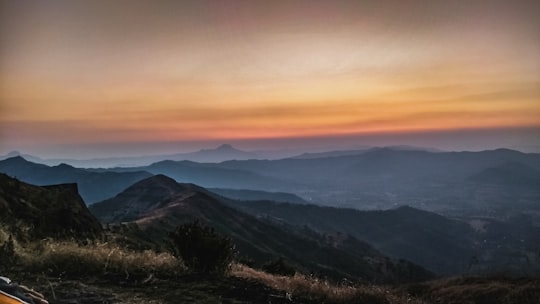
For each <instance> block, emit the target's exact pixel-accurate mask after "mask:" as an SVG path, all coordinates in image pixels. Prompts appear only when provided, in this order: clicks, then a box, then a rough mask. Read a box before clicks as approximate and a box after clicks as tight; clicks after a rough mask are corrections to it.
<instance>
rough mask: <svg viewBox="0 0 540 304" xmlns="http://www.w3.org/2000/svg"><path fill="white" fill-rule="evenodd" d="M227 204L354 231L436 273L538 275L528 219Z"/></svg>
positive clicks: (536, 239)
mask: <svg viewBox="0 0 540 304" xmlns="http://www.w3.org/2000/svg"><path fill="white" fill-rule="evenodd" d="M226 203H227V204H228V205H230V206H233V207H235V208H237V209H239V210H242V211H244V212H247V213H249V214H252V215H254V216H257V217H258V218H264V219H267V220H269V221H272V222H277V223H286V224H287V225H296V226H299V227H308V228H310V229H313V230H315V231H317V232H319V233H332V232H336V231H340V232H342V233H346V234H350V235H351V236H353V237H355V238H357V239H359V240H362V241H365V242H367V243H369V244H371V245H373V246H374V247H375V248H377V249H378V250H380V251H381V252H383V253H384V254H387V255H389V256H391V257H394V258H403V259H407V260H410V261H412V262H414V263H416V264H418V265H421V266H423V267H425V268H427V269H429V270H431V271H433V272H435V273H438V274H443V275H448V274H463V273H471V272H472V273H489V272H497V271H506V272H508V273H514V274H518V275H522V274H533V273H534V274H540V257H538V255H537V253H538V252H540V245H538V244H540V228H538V227H535V226H531V225H528V224H526V223H524V222H522V223H518V224H513V223H505V222H501V221H497V220H493V219H486V218H467V219H450V218H446V217H444V216H441V215H437V214H434V213H431V212H426V211H422V210H418V209H414V208H411V207H400V208H397V209H392V210H385V211H359V210H354V209H341V208H333V207H321V206H315V205H301V204H289V203H275V202H269V201H258V202H246V201H234V200H230V201H227V202H226ZM471 263H473V264H474V265H473V264H471Z"/></svg>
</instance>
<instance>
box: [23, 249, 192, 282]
mask: <svg viewBox="0 0 540 304" xmlns="http://www.w3.org/2000/svg"><path fill="white" fill-rule="evenodd" d="M17 255H18V256H19V258H20V264H21V265H22V266H23V267H24V268H26V269H29V270H30V269H31V270H32V271H33V272H36V271H41V272H44V273H47V274H51V275H57V276H81V275H86V276H88V275H99V276H102V275H110V276H119V275H122V276H124V277H125V278H126V279H129V277H130V276H134V277H141V276H146V277H147V276H150V275H154V276H162V277H170V276H175V275H177V274H179V273H182V272H184V271H185V267H184V265H183V264H182V262H181V261H179V260H178V259H177V258H175V257H173V256H172V255H170V254H169V253H156V252H154V251H151V250H146V251H133V250H129V249H126V248H123V247H120V246H118V245H115V244H109V243H97V244H90V245H80V244H77V243H75V242H55V241H42V242H40V243H39V244H34V245H32V246H27V247H26V248H22V247H20V246H18V248H17Z"/></svg>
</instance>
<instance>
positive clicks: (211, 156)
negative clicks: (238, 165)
mask: <svg viewBox="0 0 540 304" xmlns="http://www.w3.org/2000/svg"><path fill="white" fill-rule="evenodd" d="M258 158H259V156H258V155H257V154H255V153H253V152H246V151H242V150H238V149H236V148H234V147H233V146H231V145H229V144H223V145H221V146H219V147H217V148H215V149H203V150H199V151H197V152H192V153H180V154H174V155H171V156H170V157H167V158H166V159H168V160H190V161H194V162H203V163H208V162H210V163H218V162H222V161H226V160H246V159H258Z"/></svg>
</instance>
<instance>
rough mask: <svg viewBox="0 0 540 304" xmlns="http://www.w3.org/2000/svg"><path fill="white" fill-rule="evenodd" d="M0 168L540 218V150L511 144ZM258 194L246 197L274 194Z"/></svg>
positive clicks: (95, 185) (91, 187) (37, 179)
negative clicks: (161, 178)
mask: <svg viewBox="0 0 540 304" xmlns="http://www.w3.org/2000/svg"><path fill="white" fill-rule="evenodd" d="M0 172H4V173H6V174H9V175H12V176H17V177H18V178H19V179H21V180H23V181H26V182H29V183H35V184H40V185H44V184H54V183H64V182H78V183H79V187H80V191H81V195H82V196H83V198H84V199H85V201H86V202H87V203H94V202H97V201H99V200H103V199H106V198H109V197H112V196H114V195H116V194H118V193H119V192H120V191H122V190H123V189H125V188H126V187H128V186H129V185H131V184H132V183H133V182H136V181H138V180H141V179H143V178H146V177H149V176H150V175H155V174H164V175H167V176H169V177H172V178H174V179H175V180H176V181H178V182H186V183H195V184H197V185H200V186H203V187H206V188H220V189H228V190H235V191H236V190H251V191H253V190H255V191H264V192H282V193H291V194H293V195H295V196H297V197H299V198H301V199H302V200H304V201H307V202H310V203H316V204H319V205H330V206H336V207H345V208H355V209H360V210H373V209H375V210H380V209H389V208H395V207H397V206H403V205H408V206H411V207H415V208H419V209H423V210H427V211H433V212H437V213H439V214H444V215H450V216H490V217H496V218H498V219H502V220H508V219H510V218H514V217H522V216H523V215H526V216H528V217H530V218H531V220H532V221H534V222H536V223H537V224H539V225H540V205H538V202H539V201H540V187H538V185H540V154H534V153H521V152H518V151H513V150H507V149H498V150H492V151H481V152H429V151H422V150H411V149H409V150H407V149H397V150H396V149H390V148H374V149H368V150H366V151H363V152H361V153H360V154H354V155H341V156H332V157H328V156H324V157H321V158H311V157H309V158H307V159H305V158H301V159H295V158H289V159H281V160H254V159H253V160H234V161H225V162H221V163H197V162H192V161H172V160H165V161H160V162H156V163H153V164H151V165H148V166H139V167H128V168H120V167H118V168H109V169H78V168H73V167H71V166H68V165H65V164H63V165H59V166H54V167H47V166H45V165H40V164H35V163H31V162H27V161H24V159H22V158H21V157H16V158H10V159H6V160H2V161H0ZM244 194H245V193H244ZM254 194H257V192H252V193H251V195H250V196H249V199H251V200H257V199H269V198H268V197H267V196H256V195H255V196H254ZM259 194H261V193H259ZM229 195H232V196H233V198H240V199H241V197H234V195H233V194H232V193H231V192H229ZM280 201H282V199H280Z"/></svg>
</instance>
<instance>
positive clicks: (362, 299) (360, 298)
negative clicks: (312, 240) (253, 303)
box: [231, 264, 424, 304]
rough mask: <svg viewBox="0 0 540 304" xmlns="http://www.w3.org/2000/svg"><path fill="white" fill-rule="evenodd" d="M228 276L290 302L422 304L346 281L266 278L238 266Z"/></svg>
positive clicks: (376, 287)
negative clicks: (277, 293)
mask: <svg viewBox="0 0 540 304" xmlns="http://www.w3.org/2000/svg"><path fill="white" fill-rule="evenodd" d="M231 274H232V275H234V276H237V277H240V278H245V279H254V280H256V281H259V282H261V283H263V284H265V285H267V286H270V287H272V288H274V289H278V290H282V291H285V292H286V293H287V294H289V295H290V296H291V297H292V298H293V299H294V297H295V296H301V297H304V298H311V299H314V300H317V301H320V302H324V303H373V304H379V303H380V304H397V303H410V304H424V302H423V301H421V300H418V299H414V298H411V297H409V296H407V295H406V294H401V293H399V292H396V291H395V290H393V289H391V288H387V287H385V286H381V285H359V286H353V285H351V284H350V282H348V281H344V282H342V284H338V285H336V284H332V283H330V282H328V281H326V280H320V279H317V278H313V277H309V276H304V275H301V274H298V273H296V274H295V275H294V276H292V277H291V276H280V275H274V274H269V273H266V272H263V271H260V270H256V269H253V268H250V267H248V266H245V265H241V264H236V265H234V267H233V269H232V272H231Z"/></svg>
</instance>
